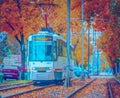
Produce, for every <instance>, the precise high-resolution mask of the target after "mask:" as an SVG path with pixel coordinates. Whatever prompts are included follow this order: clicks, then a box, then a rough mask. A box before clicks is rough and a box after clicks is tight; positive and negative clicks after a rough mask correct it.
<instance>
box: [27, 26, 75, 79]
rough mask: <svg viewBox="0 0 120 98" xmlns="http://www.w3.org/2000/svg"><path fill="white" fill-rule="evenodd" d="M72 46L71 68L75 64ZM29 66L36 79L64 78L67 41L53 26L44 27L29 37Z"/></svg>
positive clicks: (32, 77)
mask: <svg viewBox="0 0 120 98" xmlns="http://www.w3.org/2000/svg"><path fill="white" fill-rule="evenodd" d="M70 47H71V49H70V50H71V68H73V66H74V60H73V59H72V58H73V47H72V46H70ZM27 61H28V62H27V68H28V70H29V72H30V79H31V80H34V81H48V80H49V81H55V80H64V78H65V70H64V69H65V66H66V41H65V39H64V38H63V37H62V36H61V35H60V34H56V33H54V32H53V31H52V29H51V28H42V29H41V31H39V32H38V33H37V34H32V35H30V36H29V37H28V59H27Z"/></svg>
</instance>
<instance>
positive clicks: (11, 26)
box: [6, 21, 15, 31]
mask: <svg viewBox="0 0 120 98" xmlns="http://www.w3.org/2000/svg"><path fill="white" fill-rule="evenodd" d="M6 23H7V24H8V25H9V26H10V28H11V29H12V30H13V31H14V30H15V28H14V27H13V25H12V24H11V23H10V22H8V21H6Z"/></svg>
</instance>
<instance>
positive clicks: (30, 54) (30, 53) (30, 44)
mask: <svg viewBox="0 0 120 98" xmlns="http://www.w3.org/2000/svg"><path fill="white" fill-rule="evenodd" d="M32 49H33V48H32V42H29V57H32Z"/></svg>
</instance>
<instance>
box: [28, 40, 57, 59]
mask: <svg viewBox="0 0 120 98" xmlns="http://www.w3.org/2000/svg"><path fill="white" fill-rule="evenodd" d="M54 49H55V47H54V45H53V44H52V42H50V43H38V44H37V43H36V44H34V46H33V49H32V50H33V51H32V52H31V53H30V54H32V56H31V57H30V58H29V60H31V61H52V60H54V58H53V54H56V53H55V51H54V53H53V50H54Z"/></svg>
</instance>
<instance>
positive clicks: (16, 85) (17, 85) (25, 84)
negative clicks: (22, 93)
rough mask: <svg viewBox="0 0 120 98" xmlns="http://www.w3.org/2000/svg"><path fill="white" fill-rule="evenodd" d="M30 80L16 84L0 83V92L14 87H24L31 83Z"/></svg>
mask: <svg viewBox="0 0 120 98" xmlns="http://www.w3.org/2000/svg"><path fill="white" fill-rule="evenodd" d="M32 84H33V83H32V82H26V83H17V84H6V85H1V86H0V92H1V91H6V90H10V89H15V88H21V87H26V86H30V85H32Z"/></svg>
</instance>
